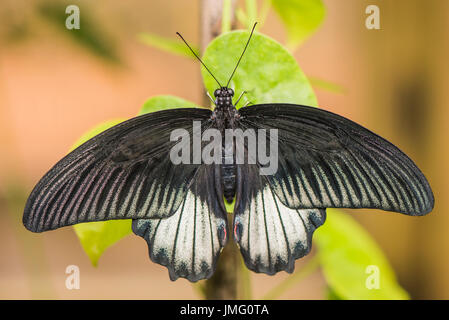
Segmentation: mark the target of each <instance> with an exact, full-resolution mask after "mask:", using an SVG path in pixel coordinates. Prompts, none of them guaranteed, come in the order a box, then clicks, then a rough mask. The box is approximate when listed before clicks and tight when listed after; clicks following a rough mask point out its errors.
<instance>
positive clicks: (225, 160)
mask: <svg viewBox="0 0 449 320" xmlns="http://www.w3.org/2000/svg"><path fill="white" fill-rule="evenodd" d="M214 96H215V105H216V107H215V109H214V111H213V113H212V120H213V121H215V122H216V127H217V128H218V130H219V131H220V133H221V136H222V137H223V138H224V137H225V130H226V129H232V130H233V129H235V125H236V121H238V118H239V113H238V111H237V109H236V107H235V106H234V105H233V103H232V97H233V96H234V91H233V90H232V89H230V88H226V87H222V88H220V89H217V90H215V92H214ZM220 172H221V184H222V187H223V196H224V197H225V199H226V201H227V202H228V203H232V201H233V199H234V196H235V191H236V190H235V189H236V174H237V168H236V166H235V156H234V148H233V146H226V145H225V141H224V139H223V141H222V162H221V167H220Z"/></svg>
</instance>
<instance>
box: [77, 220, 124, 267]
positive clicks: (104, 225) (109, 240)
mask: <svg viewBox="0 0 449 320" xmlns="http://www.w3.org/2000/svg"><path fill="white" fill-rule="evenodd" d="M131 222H132V220H109V221H99V222H88V223H80V224H77V225H74V226H73V228H74V229H75V233H76V235H77V236H78V238H79V239H80V242H81V245H82V246H83V249H84V251H85V252H86V253H87V255H88V256H89V259H90V261H91V262H92V264H93V265H94V266H97V264H98V260H99V259H100V257H101V255H102V254H103V252H104V251H105V250H106V249H107V248H109V247H110V246H112V245H113V244H114V243H116V242H117V241H119V240H121V239H122V238H124V237H125V236H127V235H128V234H130V233H131V232H132V229H131Z"/></svg>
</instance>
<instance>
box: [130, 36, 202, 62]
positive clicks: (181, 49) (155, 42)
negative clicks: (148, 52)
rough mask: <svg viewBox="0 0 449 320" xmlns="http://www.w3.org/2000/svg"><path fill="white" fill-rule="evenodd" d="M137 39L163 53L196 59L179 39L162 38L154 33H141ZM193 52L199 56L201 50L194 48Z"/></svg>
mask: <svg viewBox="0 0 449 320" xmlns="http://www.w3.org/2000/svg"><path fill="white" fill-rule="evenodd" d="M137 39H138V40H139V41H140V42H141V43H144V44H146V45H148V46H150V47H154V48H157V49H159V50H162V51H166V52H168V53H173V54H176V55H178V56H183V57H188V58H193V59H194V58H195V57H194V56H193V55H192V53H191V52H190V51H189V49H188V48H187V47H186V46H185V44H184V43H183V42H182V41H180V40H179V39H169V38H165V37H161V36H158V35H155V34H152V33H147V32H146V33H139V34H138V35H137ZM192 49H193V51H195V53H196V54H198V52H199V50H198V49H197V48H195V47H192Z"/></svg>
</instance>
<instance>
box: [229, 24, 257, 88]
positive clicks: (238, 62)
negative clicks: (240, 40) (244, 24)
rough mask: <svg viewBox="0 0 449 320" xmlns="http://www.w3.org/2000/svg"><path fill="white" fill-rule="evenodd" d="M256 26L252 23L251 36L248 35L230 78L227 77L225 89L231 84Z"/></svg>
mask: <svg viewBox="0 0 449 320" xmlns="http://www.w3.org/2000/svg"><path fill="white" fill-rule="evenodd" d="M256 25H257V22H256V23H254V26H253V29H252V30H251V34H250V35H249V38H248V41H247V42H246V45H245V49H243V52H242V55H241V56H240V58H239V61H237V65H236V66H235V68H234V71H232V74H231V76H230V77H229V80H228V83H227V84H226V87H228V86H229V83H230V82H231V79H232V77H233V76H234V73H235V70H237V67H238V66H239V64H240V61H241V60H242V57H243V55H244V54H245V51H246V48H248V45H249V41H250V40H251V37H252V36H253V33H254V29H255V28H256Z"/></svg>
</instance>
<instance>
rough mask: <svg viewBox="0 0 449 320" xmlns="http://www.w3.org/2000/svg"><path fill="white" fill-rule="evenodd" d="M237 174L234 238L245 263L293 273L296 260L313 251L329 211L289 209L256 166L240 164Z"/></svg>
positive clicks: (260, 269)
mask: <svg viewBox="0 0 449 320" xmlns="http://www.w3.org/2000/svg"><path fill="white" fill-rule="evenodd" d="M237 176H238V185H239V190H238V191H237V200H236V206H235V209H234V214H235V215H234V239H235V241H236V242H237V244H238V245H239V247H240V251H241V253H242V256H243V259H244V261H245V264H246V266H247V267H248V268H249V269H251V270H253V271H255V272H263V273H266V274H270V275H273V274H275V273H277V272H279V271H287V272H289V273H291V272H293V270H294V267H295V260H296V259H299V258H301V257H303V256H305V255H307V254H308V253H309V252H310V249H311V247H312V236H313V232H314V231H315V230H316V229H317V228H318V227H319V226H321V225H322V224H323V223H324V221H325V219H326V210H325V209H291V208H288V207H287V206H285V205H284V204H283V203H282V202H281V201H280V200H279V198H278V197H277V196H276V194H275V193H274V192H273V190H272V187H271V186H270V184H269V183H268V182H267V180H266V177H265V176H260V175H259V168H258V167H257V166H256V165H240V166H238V171H237Z"/></svg>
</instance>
